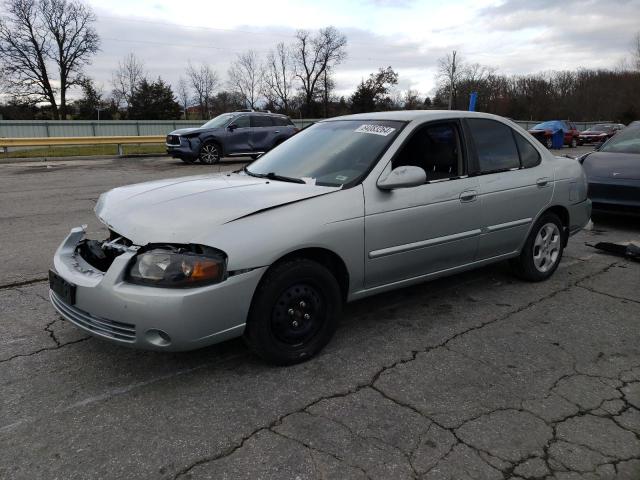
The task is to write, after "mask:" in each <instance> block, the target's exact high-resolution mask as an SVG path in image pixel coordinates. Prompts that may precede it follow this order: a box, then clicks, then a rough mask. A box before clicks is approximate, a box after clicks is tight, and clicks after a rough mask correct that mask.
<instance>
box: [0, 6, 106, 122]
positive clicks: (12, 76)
mask: <svg viewBox="0 0 640 480" xmlns="http://www.w3.org/2000/svg"><path fill="white" fill-rule="evenodd" d="M4 6H5V8H6V14H5V15H4V16H3V17H2V18H0V61H1V62H2V67H3V70H4V72H5V74H6V76H7V85H8V89H9V91H10V92H11V93H12V94H13V95H14V96H16V97H23V98H25V97H26V98H29V99H31V100H38V101H46V102H48V103H49V104H50V105H51V112H52V117H53V118H62V119H64V118H65V117H66V114H67V91H68V90H69V88H71V87H73V86H74V85H79V84H80V82H81V81H82V78H83V68H84V67H85V66H86V65H87V64H89V63H90V60H91V57H92V56H93V55H94V54H95V53H97V52H98V50H99V46H100V39H99V38H98V34H97V33H96V31H95V29H94V28H93V24H94V23H95V21H96V18H95V15H94V14H93V11H92V10H91V9H90V8H89V7H87V6H85V5H84V4H83V3H81V2H80V1H78V0H40V1H37V0H7V1H6V2H5V4H4ZM55 71H57V73H58V75H57V76H56V77H55V78H54V77H53V76H52V72H55ZM58 99H59V102H58Z"/></svg>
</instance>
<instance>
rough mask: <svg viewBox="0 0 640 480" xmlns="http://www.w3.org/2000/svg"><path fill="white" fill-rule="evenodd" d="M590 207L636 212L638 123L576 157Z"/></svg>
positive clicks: (639, 210)
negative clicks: (582, 173)
mask: <svg viewBox="0 0 640 480" xmlns="http://www.w3.org/2000/svg"><path fill="white" fill-rule="evenodd" d="M579 161H580V162H581V163H582V166H583V167H584V171H585V173H586V175H587V181H588V182H589V198H591V201H592V202H593V209H594V210H601V211H608V212H613V213H622V214H633V215H639V214H640V122H635V123H633V124H631V125H629V126H628V127H627V128H625V129H624V130H622V131H620V132H619V133H617V134H616V135H615V136H614V137H612V138H611V139H610V140H608V141H607V142H606V143H605V144H604V145H602V146H601V147H600V148H598V149H597V150H596V151H594V152H591V153H588V154H586V155H583V156H582V157H580V159H579Z"/></svg>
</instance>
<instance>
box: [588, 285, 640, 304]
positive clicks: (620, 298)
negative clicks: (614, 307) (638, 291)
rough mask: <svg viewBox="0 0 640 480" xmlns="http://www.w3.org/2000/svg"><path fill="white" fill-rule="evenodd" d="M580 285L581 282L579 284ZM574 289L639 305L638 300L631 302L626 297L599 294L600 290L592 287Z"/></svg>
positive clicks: (604, 293) (631, 300)
mask: <svg viewBox="0 0 640 480" xmlns="http://www.w3.org/2000/svg"><path fill="white" fill-rule="evenodd" d="M579 283H581V282H579ZM576 287H578V288H582V289H584V290H587V291H589V292H591V293H597V294H598V295H604V296H605V297H609V298H613V299H614V300H624V301H625V302H633V303H637V304H640V301H638V300H633V299H631V298H627V297H622V296H620V295H613V294H612V293H606V292H601V291H600V290H596V289H595V288H593V287H587V286H585V285H579V284H578V285H576Z"/></svg>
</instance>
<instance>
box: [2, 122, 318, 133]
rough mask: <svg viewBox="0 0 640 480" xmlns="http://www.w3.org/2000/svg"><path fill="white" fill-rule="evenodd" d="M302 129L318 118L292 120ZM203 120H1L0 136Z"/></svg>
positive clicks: (162, 126)
mask: <svg viewBox="0 0 640 480" xmlns="http://www.w3.org/2000/svg"><path fill="white" fill-rule="evenodd" d="M292 121H293V123H295V124H296V126H297V127H299V128H303V127H305V126H307V125H309V124H311V123H313V122H315V121H316V120H315V119H292ZM203 123H204V122H203V121H202V120H195V121H192V120H175V121H174V120H139V121H135V120H102V121H92V120H0V137H5V138H29V137H104V136H140V135H166V134H167V133H169V132H171V131H172V130H177V129H178V128H191V127H199V126H201V125H202V124H203Z"/></svg>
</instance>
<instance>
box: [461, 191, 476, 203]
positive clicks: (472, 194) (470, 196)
mask: <svg viewBox="0 0 640 480" xmlns="http://www.w3.org/2000/svg"><path fill="white" fill-rule="evenodd" d="M477 196H478V192H476V191H475V190H465V191H464V192H462V193H461V194H460V201H461V202H473V201H474V200H475V199H476V197H477Z"/></svg>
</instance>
